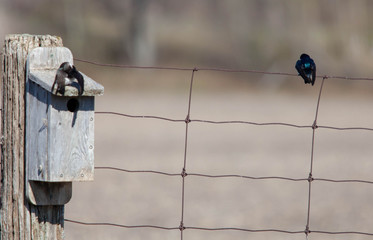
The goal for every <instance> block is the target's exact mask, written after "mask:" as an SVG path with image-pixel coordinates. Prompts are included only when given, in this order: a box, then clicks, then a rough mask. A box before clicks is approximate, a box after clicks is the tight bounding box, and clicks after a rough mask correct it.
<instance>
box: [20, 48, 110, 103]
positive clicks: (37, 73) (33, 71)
mask: <svg viewBox="0 0 373 240" xmlns="http://www.w3.org/2000/svg"><path fill="white" fill-rule="evenodd" d="M63 62H69V63H71V64H73V56H72V53H71V51H70V50H69V49H68V48H65V47H38V48H35V49H33V50H32V51H31V52H30V54H29V55H28V60H27V74H28V79H29V80H31V81H33V82H35V83H37V84H38V85H40V86H41V87H42V88H44V89H45V90H47V91H49V92H51V93H52V94H56V91H53V92H52V85H53V82H54V79H55V76H56V72H57V69H58V68H59V66H60V65H61V63H63ZM80 73H81V74H82V75H83V77H84V92H83V94H82V96H100V95H103V94H104V87H103V86H102V85H101V84H99V83H97V82H95V81H94V80H93V79H92V78H90V77H88V76H87V75H85V74H84V73H82V72H80ZM58 95H59V94H58ZM65 96H78V89H77V88H75V87H71V86H66V89H65Z"/></svg>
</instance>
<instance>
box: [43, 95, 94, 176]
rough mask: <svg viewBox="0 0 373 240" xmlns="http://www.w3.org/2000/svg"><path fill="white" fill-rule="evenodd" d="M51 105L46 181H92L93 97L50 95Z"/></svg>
mask: <svg viewBox="0 0 373 240" xmlns="http://www.w3.org/2000/svg"><path fill="white" fill-rule="evenodd" d="M51 103H52V104H51V111H50V113H49V114H50V115H49V119H50V124H49V125H48V128H49V130H48V132H49V134H48V138H49V142H50V145H49V146H48V148H49V150H48V152H49V154H50V155H49V164H50V166H49V167H50V170H51V172H50V176H51V177H50V181H52V182H64V181H90V180H93V172H94V161H93V139H94V97H59V96H54V95H52V96H51ZM72 105H73V107H74V106H75V111H72V110H74V108H73V109H71V106H72Z"/></svg>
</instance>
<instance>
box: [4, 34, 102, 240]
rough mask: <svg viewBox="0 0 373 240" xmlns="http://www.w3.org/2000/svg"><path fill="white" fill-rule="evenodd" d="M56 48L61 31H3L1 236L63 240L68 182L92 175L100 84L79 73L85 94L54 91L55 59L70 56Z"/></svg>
mask: <svg viewBox="0 0 373 240" xmlns="http://www.w3.org/2000/svg"><path fill="white" fill-rule="evenodd" d="M39 47H41V48H39ZM59 47H62V40H61V38H59V37H55V36H49V35H46V36H32V35H27V34H25V35H8V36H6V39H5V44H4V49H3V54H2V65H3V74H2V97H3V101H2V114H1V118H2V119H1V120H2V127H1V136H2V138H1V139H2V141H1V142H2V144H1V159H2V161H1V173H2V174H1V176H2V179H1V181H2V189H1V239H3V240H5V239H7V240H8V239H10V240H11V239H57V240H58V239H63V228H64V226H63V225H64V204H65V203H67V202H68V201H69V200H70V197H71V185H72V184H71V182H72V181H87V180H93V120H94V118H93V114H94V112H93V110H94V109H93V106H94V96H95V95H101V94H102V93H103V87H102V86H101V85H99V84H97V83H95V82H94V81H93V80H92V79H90V78H89V77H87V76H85V75H84V76H85V80H86V81H85V84H86V85H85V90H84V93H83V96H77V90H76V89H74V88H72V87H69V88H70V89H69V88H68V89H67V90H66V94H65V96H57V95H55V94H54V93H52V90H51V86H52V83H53V80H54V76H55V74H56V70H57V68H58V66H59V64H61V62H60V61H62V62H63V61H68V62H71V63H72V61H73V58H72V55H71V52H70V51H69V50H68V49H66V48H59ZM28 58H29V59H28ZM27 59H28V61H27ZM26 61H27V64H26ZM26 78H27V79H26ZM26 80H28V81H26ZM26 96H27V97H26ZM26 104H27V108H26ZM67 120H69V121H67ZM26 127H27V129H26ZM62 133H65V135H69V139H70V141H68V143H67V141H66V137H65V138H61V137H58V136H61V135H62ZM25 134H26V135H25ZM25 136H26V139H25ZM74 139H75V140H76V142H77V143H78V144H75V142H74ZM64 141H65V142H64ZM55 145H57V146H55ZM61 149H62V150H61ZM25 154H26V155H25ZM25 159H26V162H25Z"/></svg>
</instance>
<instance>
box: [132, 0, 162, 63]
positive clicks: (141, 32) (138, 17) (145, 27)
mask: <svg viewBox="0 0 373 240" xmlns="http://www.w3.org/2000/svg"><path fill="white" fill-rule="evenodd" d="M149 4H150V1H149V0H133V1H132V12H131V19H130V23H129V33H128V35H127V36H128V37H129V38H130V39H129V46H128V47H129V53H130V54H129V55H130V58H131V60H132V61H133V63H135V64H140V65H152V64H153V63H154V61H155V58H156V56H155V54H156V52H155V46H154V39H153V36H152V34H151V32H150V26H149V19H148V15H147V10H148V6H149Z"/></svg>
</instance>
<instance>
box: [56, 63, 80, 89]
mask: <svg viewBox="0 0 373 240" xmlns="http://www.w3.org/2000/svg"><path fill="white" fill-rule="evenodd" d="M56 84H57V90H56V94H57V93H61V94H62V95H64V94H65V86H75V87H77V88H78V92H79V95H82V94H83V91H84V77H83V76H82V75H81V74H80V73H79V72H78V70H76V68H75V66H74V65H72V64H71V63H69V62H64V63H62V64H61V65H60V67H59V68H58V69H57V73H56V77H55V79H54V83H53V85H52V92H53V91H54V87H55V85H56ZM76 85H78V86H76Z"/></svg>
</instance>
